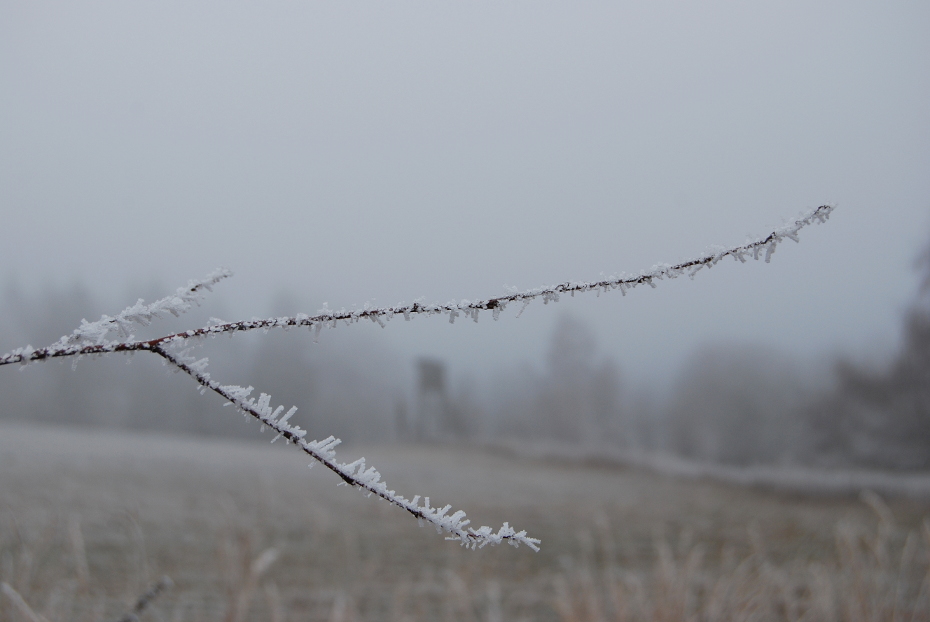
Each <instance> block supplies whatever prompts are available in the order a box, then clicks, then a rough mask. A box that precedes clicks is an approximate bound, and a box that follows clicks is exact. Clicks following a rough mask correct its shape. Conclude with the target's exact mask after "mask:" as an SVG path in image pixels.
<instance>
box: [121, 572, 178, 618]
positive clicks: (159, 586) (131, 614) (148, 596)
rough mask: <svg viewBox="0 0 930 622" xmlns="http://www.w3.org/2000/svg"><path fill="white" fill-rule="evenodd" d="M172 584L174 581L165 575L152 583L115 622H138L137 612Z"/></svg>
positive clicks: (143, 609) (141, 610) (140, 611)
mask: <svg viewBox="0 0 930 622" xmlns="http://www.w3.org/2000/svg"><path fill="white" fill-rule="evenodd" d="M173 585H174V582H173V581H171V579H170V578H169V577H167V576H164V577H162V578H161V579H159V580H158V581H157V582H156V583H154V584H153V585H152V587H150V588H149V589H148V590H146V592H145V593H144V594H142V596H140V597H139V599H138V600H137V601H136V604H135V605H133V607H132V609H130V610H129V611H128V612H126V613H124V614H123V615H122V616H120V618H119V619H118V620H117V622H138V620H139V614H140V613H142V612H143V611H145V609H146V608H147V607H148V606H149V605H151V604H152V601H153V600H155V599H156V598H158V595H159V594H161V593H162V592H164V591H165V590H167V589H168V588H170V587H171V586H173Z"/></svg>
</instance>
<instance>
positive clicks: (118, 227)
mask: <svg viewBox="0 0 930 622" xmlns="http://www.w3.org/2000/svg"><path fill="white" fill-rule="evenodd" d="M0 5H2V8H0V13H2V15H3V18H2V19H0V232H2V233H0V235H2V242H0V279H2V280H5V281H11V280H15V281H17V282H19V283H20V284H23V285H25V286H27V287H28V286H36V287H44V286H46V284H49V283H52V284H57V285H64V284H70V283H71V282H73V281H80V282H82V283H84V284H85V285H87V287H89V288H90V289H91V290H93V291H94V292H98V293H99V294H100V295H101V296H105V297H109V298H108V300H113V301H114V304H116V307H115V308H112V309H110V308H108V309H101V310H100V311H101V313H102V312H109V313H112V312H115V311H118V310H119V308H120V307H119V305H123V304H130V303H132V302H134V298H133V296H134V295H139V294H141V293H142V292H139V294H134V293H133V287H141V285H140V284H146V283H151V282H152V281H153V280H157V281H158V282H160V283H162V284H164V287H165V288H169V289H173V288H174V287H176V286H178V285H181V284H183V283H185V282H186V281H187V279H189V278H193V277H200V276H203V275H205V274H206V273H208V272H209V271H211V270H212V269H213V268H215V267H217V266H227V267H229V268H231V269H233V270H234V271H235V272H236V277H235V278H234V279H233V280H232V281H229V282H227V283H226V284H224V285H223V286H221V287H222V289H221V292H222V293H221V296H222V297H223V298H224V299H225V301H226V305H225V307H224V309H225V311H224V313H227V314H229V315H231V316H235V317H229V318H226V319H240V317H238V316H244V317H252V316H255V315H259V316H264V315H266V314H268V313H270V312H271V311H272V305H273V301H274V300H275V299H276V298H278V297H280V296H281V294H282V292H287V293H288V295H289V296H291V297H292V299H293V301H294V303H295V304H298V303H299V307H300V308H294V309H292V310H291V312H297V311H307V312H313V311H315V310H317V309H319V308H320V307H321V306H322V305H323V303H324V302H327V303H328V304H329V306H330V307H333V308H339V307H342V306H346V307H351V306H352V305H354V304H357V305H362V304H364V303H365V302H372V303H374V304H393V303H397V302H401V301H407V302H409V301H412V300H413V299H415V298H418V297H421V296H422V297H424V298H425V299H426V300H427V301H438V302H446V301H448V300H450V299H461V298H469V299H475V298H485V297H489V296H493V295H497V294H501V293H503V292H504V291H505V290H504V286H505V285H513V286H518V287H521V288H529V287H535V286H539V285H545V284H552V283H556V282H560V281H565V280H581V279H593V278H597V277H598V276H599V275H600V274H602V273H604V274H613V273H618V272H623V271H627V272H633V271H638V270H641V269H646V268H649V267H651V266H652V265H653V264H655V263H657V262H673V261H675V260H679V259H685V258H688V257H689V256H692V255H696V254H698V253H700V252H702V251H704V250H706V249H707V248H708V247H709V246H711V245H715V244H716V245H730V244H736V243H740V242H743V241H744V240H745V239H746V237H747V236H749V235H753V236H755V235H764V234H765V233H767V232H768V231H770V230H771V229H772V228H773V227H775V226H778V225H781V224H783V223H784V222H785V221H787V220H789V219H791V218H793V217H795V216H797V215H798V214H799V213H800V212H802V211H804V210H807V209H810V208H813V207H816V206H817V205H820V204H823V203H833V204H836V205H837V206H838V208H837V210H836V212H835V213H834V216H833V218H832V219H831V221H830V222H829V223H828V224H827V225H822V226H817V227H813V228H811V229H808V230H806V231H805V232H804V233H803V235H802V239H801V244H800V245H794V244H793V243H790V242H789V243H787V244H786V245H784V246H782V247H779V250H778V252H777V253H776V255H775V257H774V258H773V260H772V263H771V264H770V265H765V264H762V263H753V264H749V265H745V266H744V265H737V264H735V263H732V264H730V263H727V264H725V265H724V266H722V267H719V268H715V269H714V270H713V271H711V272H704V273H702V274H700V275H699V276H698V277H697V278H696V279H695V280H694V281H693V282H691V281H687V280H679V281H674V282H665V283H662V284H660V286H659V288H657V289H655V290H648V289H638V290H636V291H634V292H633V293H631V294H629V295H627V296H626V297H625V298H624V297H621V296H620V294H619V293H612V294H609V295H606V296H602V297H600V298H598V297H596V296H595V295H593V294H587V295H584V296H581V297H579V298H576V299H574V300H572V299H563V301H562V302H560V303H559V304H558V305H555V307H552V306H544V305H542V304H541V303H538V304H534V305H532V306H530V307H529V309H527V311H526V313H525V314H524V315H523V317H521V318H519V319H515V318H514V317H513V315H514V313H512V312H510V311H508V312H507V313H505V314H504V316H502V318H501V320H500V321H499V322H496V323H495V322H493V321H492V320H491V318H490V317H489V316H486V317H482V318H481V320H480V321H479V324H477V325H474V324H471V322H470V321H464V320H462V319H459V320H458V322H457V323H456V325H455V326H449V325H448V322H447V320H446V319H444V318H430V319H422V320H418V321H415V322H411V323H410V324H409V325H405V324H404V323H403V322H402V321H394V322H393V323H391V324H389V325H388V327H387V328H386V329H384V330H383V331H382V330H381V329H380V328H377V327H375V326H360V327H353V328H346V329H340V330H360V331H369V332H375V331H378V332H379V338H381V339H383V340H384V341H385V342H386V343H387V344H388V345H390V346H391V347H394V348H396V349H397V350H398V351H399V352H401V353H402V354H404V355H405V356H411V357H412V356H416V355H419V354H431V355H435V356H440V357H442V358H444V359H446V360H448V361H450V363H452V365H453V368H454V369H455V370H457V371H459V372H470V373H473V374H475V375H476V376H478V377H481V375H482V374H484V373H489V372H493V371H494V370H498V369H501V368H506V367H510V366H513V365H516V364H519V363H520V362H521V361H527V362H530V363H531V364H539V361H540V360H541V357H542V355H543V353H544V352H545V348H546V346H547V343H548V339H549V334H550V331H551V328H552V326H553V325H554V323H555V321H556V319H557V318H558V316H559V314H561V313H572V314H574V315H576V316H578V317H579V318H582V319H585V320H586V321H588V322H590V323H591V325H592V326H593V327H594V328H595V329H596V331H597V335H598V337H599V338H600V340H601V347H602V351H603V352H604V353H605V354H609V355H611V356H614V357H615V358H616V359H617V360H618V361H620V363H621V365H622V367H623V370H624V372H625V373H626V374H627V376H628V377H629V378H630V379H631V380H632V381H633V382H637V383H639V382H645V381H647V380H648V379H649V378H657V377H658V378H661V377H663V376H667V375H669V374H672V373H674V370H675V366H676V365H678V364H679V363H680V361H682V360H683V359H684V357H685V356H686V355H687V354H688V353H689V352H691V351H692V350H693V349H694V348H695V347H696V346H697V345H699V344H701V343H706V342H709V341H716V340H720V339H726V340H730V341H735V342H746V343H760V344H767V345H774V346H776V347H778V348H781V349H784V350H787V351H793V352H797V353H798V354H799V355H802V356H804V357H817V356H822V355H828V354H831V353H836V352H850V353H853V354H854V355H856V356H865V355H866V354H867V353H868V352H869V351H871V350H875V351H876V352H880V351H882V350H887V349H888V348H891V347H892V346H893V341H894V338H895V336H896V334H897V331H898V326H899V321H900V318H901V314H902V311H903V309H904V308H905V307H906V304H907V302H908V300H909V298H910V297H911V296H912V294H913V291H914V288H915V286H916V278H915V275H914V273H913V270H912V269H911V266H912V264H913V260H914V258H915V256H916V254H917V252H918V250H919V248H920V247H921V245H922V244H925V243H926V242H927V241H928V240H930V36H928V34H927V33H928V32H930V3H926V2H917V1H913V2H851V1H848V0H847V1H842V2H839V1H837V2H816V1H813V2H812V1H808V0H805V1H803V2H771V3H758V2H753V3H750V2H700V3H697V2H662V1H659V2H623V3H621V2H597V1H591V2H528V1H527V2H481V1H477V2H475V1H469V2H457V3H448V2H445V3H435V2H400V1H393V2H378V3H374V2H372V3H362V2H339V3H329V2H327V3H322V2H299V3H298V2H262V3H251V2H250V3H243V2H237V1H229V0H224V1H223V2H201V1H198V2H187V1H185V2H172V1H164V2H79V3H76V2H59V3H54V2H19V1H10V0H0ZM78 319H79V318H76V321H75V324H76V323H77V320H78ZM459 324H461V325H459ZM333 336H334V337H335V333H333ZM324 338H326V337H324ZM35 345H40V344H35ZM246 380H247V379H239V380H238V381H246Z"/></svg>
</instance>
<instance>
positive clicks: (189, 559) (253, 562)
mask: <svg viewBox="0 0 930 622" xmlns="http://www.w3.org/2000/svg"><path fill="white" fill-rule="evenodd" d="M268 440H270V436H268V435H267V434H266V435H265V436H264V437H259V438H258V439H257V441H256V442H254V443H237V442H230V441H209V440H204V439H195V438H174V437H167V436H155V435H152V436H141V435H130V434H119V433H113V432H104V431H92V430H87V429H70V428H60V427H30V426H22V425H13V424H3V425H2V426H0V581H2V582H4V583H5V584H7V586H8V588H9V589H5V590H4V594H0V620H3V621H7V620H10V621H13V620H17V621H19V620H29V619H30V618H29V615H30V614H29V613H28V612H26V611H25V610H24V608H23V607H22V606H21V605H18V604H17V603H16V602H15V599H14V598H13V597H11V596H10V593H11V592H12V593H15V594H18V595H19V596H21V597H22V601H24V602H25V603H26V604H28V606H29V607H30V608H31V609H32V611H33V614H34V615H35V616H36V617H35V620H41V619H42V618H41V617H39V616H44V617H45V618H46V619H47V620H50V621H56V620H88V621H89V620H106V619H116V618H117V617H118V616H119V615H120V614H122V613H123V612H124V611H125V610H126V609H127V608H128V607H129V606H130V604H131V603H132V602H133V601H134V600H135V598H136V597H138V596H139V595H140V594H141V593H142V592H144V591H145V589H146V587H147V586H149V585H150V584H151V583H152V582H153V581H155V580H157V579H158V578H159V577H161V576H162V575H168V576H170V577H171V579H172V580H173V581H174V584H175V585H174V587H173V588H171V589H170V590H168V591H167V592H165V593H164V594H162V595H160V596H159V598H158V599H157V600H156V601H155V602H154V604H153V605H152V606H151V607H150V608H149V609H148V610H146V611H145V613H143V614H142V619H151V620H178V621H183V620H228V621H235V620H247V619H248V620H273V621H275V622H277V621H279V620H489V621H494V620H578V621H587V620H620V619H631V620H639V619H656V620H659V619H661V620H680V619H708V620H710V619H713V620H728V619H758V620H767V619H788V620H791V619H809V620H815V619H816V620H829V619H836V620H847V619H849V620H853V619H863V620H865V619H869V620H927V619H930V594H928V590H930V585H928V578H930V577H928V574H927V572H928V555H930V546H928V544H930V543H928V538H930V527H928V524H927V523H926V522H925V521H926V520H927V519H926V517H928V516H930V502H927V501H926V500H923V501H922V500H915V499H905V498H898V499H885V501H884V502H882V501H881V500H880V499H877V498H876V497H873V496H869V495H865V500H863V499H861V498H859V497H858V496H817V497H815V496H805V495H792V494H785V493H774V492H765V491H761V490H753V489H747V488H742V487H737V486H731V485H724V484H719V483H714V482H711V481H703V480H684V479H674V478H671V477H666V476H661V475H657V474H654V473H651V472H647V471H640V470H633V469H623V468H618V467H612V466H603V465H600V466H599V465H573V464H568V463H564V462H558V461H551V460H550V461H547V460H541V459H536V460H527V459H517V458H514V457H512V456H508V455H505V454H502V453H493V452H489V451H487V450H482V449H479V448H472V447H466V446H458V447H453V446H443V445H431V446H401V445H383V446H366V447H347V448H344V449H343V451H342V452H341V456H342V459H346V458H348V457H350V456H352V455H356V456H362V455H364V456H365V457H366V458H368V459H369V463H370V464H372V465H374V466H376V467H377V468H378V469H379V470H380V471H381V473H382V475H383V476H384V479H385V480H386V481H387V482H388V484H389V485H390V486H391V487H392V488H396V489H397V491H398V492H400V493H402V494H405V495H407V496H410V495H413V494H422V495H429V496H430V497H431V501H432V503H433V505H434V506H435V505H442V504H445V503H451V504H452V505H453V507H454V509H462V510H465V511H466V512H468V515H469V518H470V519H471V520H472V525H473V526H478V525H489V526H491V527H493V528H495V529H496V528H498V527H499V526H500V525H501V523H503V522H504V521H507V522H509V523H510V524H511V525H512V526H514V527H515V528H516V529H518V530H519V529H525V530H527V531H528V533H529V535H531V536H534V537H537V538H540V539H541V540H542V550H541V551H540V552H538V553H534V552H533V551H531V550H529V549H527V548H525V547H521V548H519V549H514V548H512V547H510V546H499V547H496V548H485V549H482V550H478V551H470V550H465V549H463V548H461V547H460V546H459V545H457V544H455V543H451V542H446V541H444V540H443V538H442V537H441V536H438V535H437V534H436V533H435V531H434V530H432V529H429V528H420V527H418V525H417V522H416V520H414V519H412V518H411V517H410V516H408V515H407V514H406V513H405V512H403V511H401V510H398V509H397V508H394V507H391V506H389V505H388V504H386V503H384V502H382V501H379V500H376V499H368V498H366V497H365V495H363V494H360V493H359V492H357V491H354V490H349V489H347V488H346V487H345V486H338V485H337V482H338V478H337V477H336V476H335V475H333V474H332V473H330V472H328V471H325V470H324V469H322V468H319V467H317V468H314V469H312V470H310V469H308V468H307V462H308V459H307V458H306V456H304V455H302V454H301V453H300V452H297V451H294V448H293V447H286V446H283V445H281V446H279V445H274V446H267V444H266V442H267V441H268ZM886 503H887V505H885V504H886Z"/></svg>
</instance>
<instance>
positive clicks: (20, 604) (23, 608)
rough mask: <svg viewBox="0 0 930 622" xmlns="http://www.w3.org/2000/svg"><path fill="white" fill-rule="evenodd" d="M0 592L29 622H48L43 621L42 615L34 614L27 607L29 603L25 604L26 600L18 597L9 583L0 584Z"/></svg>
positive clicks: (30, 608)
mask: <svg viewBox="0 0 930 622" xmlns="http://www.w3.org/2000/svg"><path fill="white" fill-rule="evenodd" d="M0 591H2V592H3V593H4V594H5V595H6V597H7V598H9V599H10V601H11V602H12V603H13V604H14V605H15V606H16V608H17V609H19V611H20V613H22V614H23V615H24V616H25V617H26V619H28V620H29V622H48V620H47V619H45V616H43V615H42V614H39V613H36V612H35V611H33V609H32V607H30V606H29V603H27V602H26V599H25V598H23V597H22V596H20V594H19V592H17V591H16V590H14V589H13V586H11V585H10V584H9V583H0Z"/></svg>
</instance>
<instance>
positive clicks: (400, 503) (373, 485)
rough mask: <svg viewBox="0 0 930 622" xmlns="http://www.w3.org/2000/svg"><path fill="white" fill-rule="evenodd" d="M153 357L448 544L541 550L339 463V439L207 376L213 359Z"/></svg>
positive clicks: (357, 466) (366, 470)
mask: <svg viewBox="0 0 930 622" xmlns="http://www.w3.org/2000/svg"><path fill="white" fill-rule="evenodd" d="M152 352H154V353H155V354H158V355H159V356H161V357H163V358H164V359H165V360H166V361H167V362H168V363H169V364H171V365H173V366H175V367H177V368H178V369H180V370H181V371H183V372H185V373H186V374H188V375H189V376H190V377H191V378H193V379H194V380H195V381H196V382H197V383H198V384H199V385H200V386H201V387H203V388H205V389H209V390H211V391H213V392H214V393H217V394H219V395H221V396H223V397H224V398H225V399H226V400H227V401H228V403H229V404H232V405H233V406H235V407H236V409H238V410H239V411H241V412H243V413H246V414H248V415H250V416H252V417H253V418H255V419H256V420H258V421H259V422H260V423H261V425H262V426H263V427H264V426H267V427H269V428H271V429H272V430H273V431H275V432H277V436H276V437H275V438H274V439H273V440H272V441H271V442H274V441H276V440H278V438H282V437H283V438H284V439H286V440H287V441H288V442H289V443H294V444H295V445H296V446H297V447H299V448H300V449H301V450H303V451H304V453H306V454H307V455H309V456H310V457H311V458H313V459H314V460H316V461H317V462H319V463H321V464H322V465H323V466H325V467H326V468H327V469H329V470H331V471H333V472H334V473H335V474H336V475H338V476H339V477H340V478H341V479H342V481H343V482H344V483H345V484H347V485H349V486H352V487H354V488H358V489H360V490H363V491H366V492H368V493H369V494H373V495H377V496H378V497H381V498H382V499H384V500H385V501H387V502H388V503H391V504H393V505H396V506H397V507H400V508H402V509H404V510H406V511H407V512H409V513H410V514H412V515H413V516H415V517H417V519H419V520H420V521H423V522H425V523H429V524H431V525H433V526H434V527H435V528H436V531H437V532H439V533H442V532H445V533H447V534H449V536H448V537H447V538H446V539H447V540H457V541H459V542H460V543H461V544H462V545H464V546H467V547H470V548H472V549H474V548H482V547H484V546H487V545H488V544H500V543H502V542H507V543H508V544H512V545H513V546H519V545H520V544H525V545H526V546H528V547H530V548H531V549H533V550H534V551H538V550H539V546H538V545H539V540H537V539H536V538H530V537H529V536H527V535H526V532H525V531H519V532H518V531H515V530H514V529H513V528H512V527H510V525H508V524H507V523H504V525H503V526H502V527H501V528H500V529H498V530H497V532H495V531H494V530H493V529H491V528H490V527H481V528H479V529H474V528H471V527H469V526H468V525H469V524H470V523H471V521H469V520H468V519H467V518H466V517H465V512H463V511H462V510H458V511H456V512H453V513H451V514H450V513H449V512H450V511H451V510H452V506H451V505H446V506H444V507H442V508H434V507H431V506H430V501H429V497H424V498H423V502H422V504H421V503H420V496H419V495H415V496H414V497H413V498H412V499H407V498H405V497H403V496H401V495H399V494H397V492H395V491H394V490H390V489H389V488H388V486H387V483H385V482H384V481H383V480H382V479H381V474H380V473H379V472H378V471H377V470H376V469H375V468H374V467H370V466H366V464H365V459H364V458H361V459H359V460H356V461H354V462H349V463H341V462H337V461H336V451H335V449H336V446H337V445H339V444H340V443H341V441H340V440H339V439H337V438H335V437H333V436H330V437H328V438H325V439H323V440H320V441H309V442H308V441H306V440H305V437H306V435H307V431H306V430H304V429H301V428H300V426H297V425H292V424H291V423H290V422H289V420H290V418H291V416H293V414H294V413H295V412H296V411H297V408H296V407H291V408H290V409H289V410H288V411H287V412H286V413H285V412H284V406H278V407H277V408H272V406H271V396H270V395H268V394H266V393H262V394H261V395H260V396H259V397H258V398H257V399H256V398H254V397H250V395H251V393H252V390H253V389H252V387H241V386H237V385H223V384H220V383H219V382H217V381H215V380H213V379H212V378H211V377H210V374H209V373H208V372H206V371H205V369H206V366H207V359H205V358H204V359H199V360H195V359H194V358H193V357H190V356H188V355H187V352H186V351H183V352H181V353H172V352H170V351H168V350H167V349H165V348H162V347H161V346H156V347H154V348H152ZM282 413H283V414H282Z"/></svg>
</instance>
